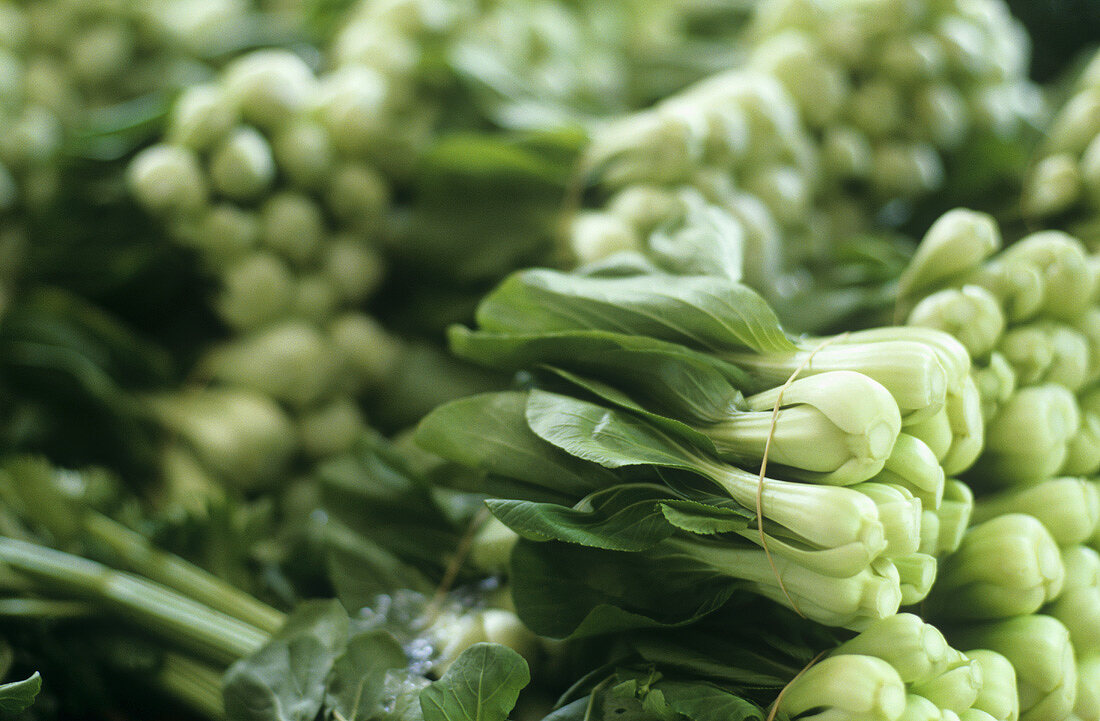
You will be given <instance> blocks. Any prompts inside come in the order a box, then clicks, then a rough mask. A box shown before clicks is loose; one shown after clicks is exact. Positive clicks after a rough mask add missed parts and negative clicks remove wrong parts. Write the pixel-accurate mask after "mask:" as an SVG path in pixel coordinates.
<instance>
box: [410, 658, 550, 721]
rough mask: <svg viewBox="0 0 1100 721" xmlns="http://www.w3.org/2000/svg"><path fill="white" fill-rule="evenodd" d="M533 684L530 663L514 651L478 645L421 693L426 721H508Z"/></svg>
mask: <svg viewBox="0 0 1100 721" xmlns="http://www.w3.org/2000/svg"><path fill="white" fill-rule="evenodd" d="M530 680H531V673H530V671H529V670H528V668H527V662H526V661H524V660H523V657H522V656H520V655H519V654H518V653H516V652H515V651H513V650H512V649H510V648H508V647H506V646H501V645H500V644H495V643H476V644H474V645H473V646H471V647H470V648H468V649H466V650H465V651H463V652H462V654H461V655H460V656H459V657H458V658H457V659H456V660H455V662H454V663H453V664H452V665H451V667H450V668H449V669H447V672H446V673H445V674H443V678H441V679H439V680H438V681H436V682H435V683H433V684H432V685H431V686H429V687H428V688H426V689H424V690H423V691H421V692H420V708H421V709H422V710H423V712H424V721H507V718H508V714H509V713H511V711H512V709H513V708H514V707H515V705H516V700H517V699H518V698H519V693H520V691H522V690H523V689H524V687H525V686H527V684H528V682H530Z"/></svg>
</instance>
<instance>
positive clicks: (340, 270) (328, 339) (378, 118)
mask: <svg viewBox="0 0 1100 721" xmlns="http://www.w3.org/2000/svg"><path fill="white" fill-rule="evenodd" d="M398 85H399V83H398V82H397V81H395V80H392V78H390V77H388V76H386V75H383V74H382V73H380V72H378V71H376V70H374V69H371V68H368V67H365V66H355V65H347V66H344V67H342V68H340V69H338V70H334V71H332V72H329V73H326V74H324V75H321V76H317V75H316V74H315V73H314V72H313V71H312V70H311V69H310V68H309V67H308V66H307V65H306V64H305V62H304V61H302V60H301V59H299V58H298V57H297V56H295V55H293V54H291V53H289V52H286V51H279V50H264V51H256V52H252V53H249V54H245V55H242V56H240V57H238V58H236V59H235V60H234V61H233V62H232V63H230V64H229V65H228V66H227V67H226V68H225V70H224V72H222V73H221V75H220V76H219V77H218V78H216V79H215V80H213V81H211V82H209V83H205V84H199V85H192V86H190V87H189V88H188V89H187V90H186V91H185V92H184V93H183V94H182V95H181V96H180V98H179V99H178V101H177V102H176V105H175V107H174V109H173V111H172V115H171V119H170V121H169V128H168V131H167V134H166V137H165V139H164V141H163V142H162V143H160V144H158V145H154V146H152V147H150V148H148V149H146V150H144V151H142V153H140V154H139V155H138V156H137V157H136V158H135V159H134V160H133V162H132V163H131V165H130V167H129V181H130V187H131V189H132V191H133V193H134V195H135V197H136V198H137V199H138V200H139V201H140V202H141V203H142V205H144V206H145V207H146V208H147V209H148V210H149V211H150V212H152V213H154V214H155V215H157V216H158V217H160V218H161V219H162V220H163V221H164V222H165V223H166V225H167V226H168V228H169V231H170V233H171V234H172V236H173V237H174V238H175V239H176V240H178V241H179V242H180V243H183V244H185V245H188V246H190V247H192V248H194V249H195V250H196V251H197V252H198V253H199V255H200V257H201V259H202V261H203V262H204V264H205V265H206V266H207V267H208V269H209V270H210V271H211V273H212V274H213V275H214V276H215V277H216V278H217V279H218V280H219V281H220V288H219V290H218V296H217V299H216V301H215V306H216V308H217V310H218V312H219V314H220V316H221V318H222V320H223V321H224V322H225V323H226V324H227V325H228V326H230V327H231V328H232V329H233V330H234V331H235V332H236V334H237V335H236V337H234V338H232V339H231V340H229V341H227V342H225V343H223V344H222V345H220V346H217V347H214V348H213V349H211V350H209V351H208V352H207V353H206V354H205V356H203V357H202V358H201V359H200V361H199V363H198V367H197V373H198V374H199V375H200V376H201V377H202V378H205V379H212V380H214V381H216V382H217V384H218V385H217V386H215V387H214V388H212V389H209V390H203V391H190V392H184V393H179V394H175V395H171V396H168V397H162V398H158V399H155V400H154V402H153V409H154V413H155V415H156V416H157V417H158V419H159V420H160V421H161V422H162V423H163V424H164V425H165V426H166V427H167V428H168V429H170V430H171V431H173V433H174V434H176V436H177V438H178V440H179V441H180V443H178V444H176V445H175V446H173V447H171V448H169V449H168V450H167V451H166V455H165V460H164V470H165V475H166V476H168V477H169V479H170V481H169V487H170V488H175V489H179V490H178V492H177V494H176V495H178V496H179V497H180V499H181V501H186V499H187V498H188V497H192V498H198V499H199V500H197V501H196V503H198V504H200V505H201V503H202V502H203V501H202V496H203V493H198V494H196V493H194V491H195V490H196V489H201V488H204V487H206V488H208V489H213V490H207V491H206V492H205V493H217V492H218V491H217V489H218V488H219V487H224V486H229V487H237V488H246V489H248V488H259V487H264V486H266V485H268V484H270V483H272V482H273V481H274V480H276V479H278V478H279V477H281V476H282V475H284V474H285V472H286V470H287V468H288V464H289V462H290V461H292V460H293V459H294V458H295V457H296V456H297V455H298V454H304V455H306V456H308V457H310V458H322V457H327V456H330V455H332V454H335V453H339V452H342V451H345V450H347V449H348V448H350V446H351V444H352V443H353V442H354V441H355V439H356V438H357V437H358V436H359V434H360V433H361V431H362V430H363V428H364V419H363V417H362V414H361V412H360V410H359V407H358V405H357V402H356V397H357V396H358V395H360V394H361V393H362V392H364V391H366V390H369V389H372V388H374V387H376V386H377V385H378V384H379V383H381V382H382V379H383V378H385V377H387V375H388V374H391V373H393V372H394V371H395V370H396V369H397V367H398V364H399V357H400V355H401V352H402V350H401V345H400V344H399V343H398V342H397V341H396V339H394V338H393V337H391V336H390V335H389V334H388V333H387V332H385V331H383V330H382V329H381V327H380V326H379V325H378V324H377V323H376V322H375V321H374V320H373V319H372V318H370V317H368V316H366V315H365V314H363V313H362V312H360V311H359V310H358V308H359V306H360V305H361V303H362V302H363V301H364V300H365V299H366V298H367V297H368V296H369V295H370V294H371V293H372V292H373V291H374V289H375V288H376V287H377V285H378V283H379V282H380V280H381V275H382V273H381V270H382V268H381V260H380V255H379V251H378V249H377V247H376V246H377V241H378V237H379V233H380V230H381V227H382V224H383V214H384V212H385V210H386V208H387V206H388V203H389V188H388V185H387V182H386V181H385V180H384V179H383V177H382V175H381V174H380V172H379V171H378V170H376V166H377V163H378V162H380V160H379V158H378V157H376V156H375V155H372V153H373V152H375V151H376V150H378V151H379V152H381V146H380V144H379V143H377V142H376V140H377V139H378V138H383V137H387V133H388V128H390V127H391V126H393V127H396V125H394V124H395V123H397V122H398V121H397V119H396V116H395V113H396V110H394V109H393V105H394V103H396V102H398V101H397V99H396V94H397V93H398V88H397V86H398Z"/></svg>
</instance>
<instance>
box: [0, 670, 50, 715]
mask: <svg viewBox="0 0 1100 721" xmlns="http://www.w3.org/2000/svg"><path fill="white" fill-rule="evenodd" d="M41 690H42V676H41V674H39V673H38V672H37V671H35V672H34V673H33V674H32V675H31V676H30V677H29V678H25V679H23V680H22V681H12V682H11V683H5V684H0V714H2V715H5V716H6V715H8V714H17V713H21V712H23V711H26V710H27V709H28V708H30V707H31V704H33V703H34V699H35V698H36V697H37V696H38V692H39V691H41Z"/></svg>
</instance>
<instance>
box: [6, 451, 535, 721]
mask: <svg viewBox="0 0 1100 721" xmlns="http://www.w3.org/2000/svg"><path fill="white" fill-rule="evenodd" d="M83 482H84V479H83V478H82V477H81V476H79V475H78V474H73V473H71V472H60V471H56V470H55V469H52V468H51V467H49V466H48V465H46V464H45V463H43V462H40V461H35V460H26V459H23V460H14V461H10V462H9V463H7V464H6V466H5V468H4V470H3V473H2V477H0V493H2V495H3V497H4V501H5V505H6V510H5V513H4V515H3V518H2V521H3V526H4V529H5V531H4V535H3V536H2V537H0V568H3V570H4V593H5V596H6V598H5V599H4V601H3V603H0V617H3V618H7V619H10V620H12V621H14V622H18V620H19V619H23V618H28V617H35V618H40V619H43V620H51V619H62V620H63V619H65V618H69V617H73V616H74V615H75V617H76V618H81V617H96V616H108V617H116V618H120V619H123V620H124V621H125V622H126V624H127V625H129V626H131V627H132V628H134V629H135V630H137V631H140V632H142V633H144V634H147V635H148V637H150V638H155V639H156V642H155V647H156V649H157V652H158V654H160V656H161V659H160V662H159V664H158V665H157V666H156V668H155V674H154V677H153V679H152V680H153V681H154V683H155V684H156V685H157V686H158V687H159V688H160V689H161V690H162V691H163V692H165V693H166V694H167V695H168V696H169V697H171V698H174V699H176V700H177V701H180V702H182V703H184V704H185V705H187V706H189V707H191V708H192V709H193V710H195V711H197V712H199V713H201V714H202V715H204V716H205V717H207V718H211V719H219V718H222V717H224V716H225V715H226V714H228V715H229V717H230V718H239V717H240V713H243V711H242V710H241V709H242V708H243V707H244V706H250V705H254V704H255V703H256V699H257V698H260V697H269V698H279V699H280V701H281V702H283V703H300V704H305V705H308V704H310V703H315V709H314V711H313V712H312V713H311V714H310V717H312V715H313V714H315V713H316V712H317V711H319V710H320V709H321V705H322V703H325V704H327V705H326V706H325V708H331V707H332V706H331V704H336V705H337V706H339V705H340V704H342V703H343V702H344V698H343V697H342V696H340V695H339V694H336V696H337V697H338V698H337V699H336V700H331V699H330V700H326V697H325V694H324V685H325V684H327V685H328V687H329V689H330V692H332V693H334V694H335V691H333V690H332V689H334V688H335V686H334V684H339V685H340V687H344V688H349V687H352V686H355V685H356V684H360V685H361V684H364V683H370V684H372V690H371V693H372V694H375V695H377V696H378V699H377V701H376V702H375V703H379V704H381V703H383V701H385V698H384V695H383V694H382V683H383V680H384V678H385V677H386V674H387V670H392V672H393V675H394V679H395V680H394V683H397V680H398V679H400V683H401V684H404V685H405V686H407V688H406V690H405V691H403V692H402V691H400V689H398V690H396V691H391V693H399V694H402V693H408V694H413V701H412V703H414V704H415V694H416V693H418V692H419V691H420V690H421V689H422V688H424V687H426V686H428V685H429V682H430V681H429V679H427V678H425V676H426V675H432V676H438V675H440V674H443V673H445V672H446V671H447V670H448V669H449V668H450V667H451V665H452V664H454V663H456V660H458V659H459V657H460V656H461V655H462V654H463V652H464V651H466V650H467V649H468V648H469V647H471V646H473V645H475V644H479V643H506V644H508V645H509V646H510V647H512V648H514V649H516V650H518V651H520V652H522V653H523V654H524V655H525V656H527V657H528V658H530V659H532V660H535V659H536V658H537V657H539V655H540V654H541V653H542V651H541V649H540V647H539V646H538V644H537V641H536V639H535V638H534V636H533V635H532V634H531V633H530V632H529V631H527V630H526V629H524V628H523V626H522V625H521V624H520V623H519V622H518V620H517V619H516V618H515V616H514V614H511V613H510V612H508V611H507V610H504V609H500V608H492V607H488V608H485V607H481V608H479V607H476V606H472V605H470V603H469V602H468V601H462V600H460V599H459V598H458V597H448V598H446V599H443V600H441V601H440V600H437V601H436V602H429V601H428V599H426V598H425V597H423V596H421V595H419V594H416V593H415V592H412V591H400V590H398V589H400V588H403V587H406V586H409V585H413V584H414V583H415V577H409V578H408V579H405V578H403V577H401V576H399V575H398V576H396V577H393V578H387V579H385V581H383V579H382V578H381V576H379V577H378V578H377V579H376V580H377V581H378V582H379V583H382V584H383V585H384V584H385V583H390V584H392V585H391V586H390V587H389V590H390V593H391V594H394V595H393V596H392V599H389V598H388V597H386V596H380V597H379V598H378V599H375V600H376V601H380V602H381V605H380V606H379V607H378V608H379V610H377V611H376V612H372V611H370V609H364V610H363V611H362V612H361V613H359V615H358V620H356V621H354V622H351V623H350V625H349V620H348V615H347V612H345V611H344V610H343V607H342V606H341V605H340V604H339V603H338V602H336V601H308V602H305V603H302V604H300V606H299V607H298V608H296V609H295V610H294V611H293V612H292V613H291V614H290V615H289V616H288V615H287V614H284V613H282V612H280V611H278V610H276V609H274V608H271V607H269V606H267V605H266V604H264V603H262V602H260V601H258V600H256V599H254V598H252V597H250V596H249V595H247V594H246V593H243V592H241V591H239V590H238V589H236V588H234V587H233V586H231V585H229V584H227V583H226V582H224V581H222V580H220V579H218V578H216V577H214V576H212V575H211V574H209V573H207V572H205V571H203V570H201V569H199V568H197V567H195V566H193V565H192V564H190V563H188V562H186V561H184V560H183V559H181V558H179V557H177V556H174V555H172V554H169V553H166V552H164V551H161V550H159V549H157V548H156V547H155V546H153V545H152V544H151V543H150V542H149V541H148V540H147V539H146V538H144V537H143V536H141V535H139V534H138V533H135V532H134V531H132V530H130V529H128V528H127V527H125V526H124V525H122V524H121V523H119V522H117V521H115V520H112V519H111V518H109V517H108V516H106V515H104V514H102V513H100V512H99V511H97V510H95V509H94V508H92V507H91V506H90V505H89V503H88V499H87V498H85V497H84V496H83V495H82V493H83V492H84V491H83V490H82V487H81V485H80V484H82V483H83ZM349 492H350V490H349V489H345V492H344V496H343V497H344V498H345V499H347V498H348V495H347V494H348V493H349ZM410 510H411V509H410ZM425 530H426V529H425ZM18 536H22V538H20V537H18ZM373 542H374V541H373V540H372V539H370V538H366V537H365V538H362V539H361V540H360V541H359V543H360V544H361V545H365V544H369V543H373ZM51 546H54V547H51ZM62 548H70V549H74V550H77V551H78V552H79V553H80V554H87V557H86V556H85V555H76V554H73V553H69V552H66V551H64V550H60V549H62ZM376 553H377V554H385V553H386V551H385V550H384V547H381V546H380V547H378V548H377V550H376ZM90 556H95V557H98V558H100V559H102V561H103V562H100V561H94V560H91V558H90ZM429 590H430V589H429ZM387 604H388V606H387ZM388 607H389V610H387V608H388ZM355 610H356V611H359V609H358V607H357V608H356V609H355ZM416 639H419V641H417V643H416V644H414V645H417V646H418V648H419V650H418V651H417V652H416V654H415V655H414V656H411V657H410V656H407V654H406V651H404V650H402V644H406V645H407V644H412V643H413V641H414V640H416ZM318 641H321V642H322V643H323V644H324V645H326V646H327V651H326V652H325V653H320V654H318V653H316V652H310V653H306V654H304V655H301V656H295V657H292V658H289V659H288V658H286V657H285V649H286V647H287V645H291V646H295V645H296V646H297V647H298V648H301V647H303V646H302V645H303V644H304V645H307V646H308V645H309V644H316V643H317V642H318ZM409 648H412V646H409ZM510 653H512V654H513V655H514V656H515V659H513V661H512V662H513V663H517V664H523V666H524V668H526V662H525V661H522V659H521V658H520V657H519V656H518V655H516V652H515V651H511V652H510ZM280 654H284V655H283V656H280ZM372 655H375V656H377V658H376V662H372V663H368V662H366V661H364V658H370V657H371V656H372ZM342 659H343V660H342ZM516 659H518V660H516ZM291 674H294V675H296V676H298V677H304V675H308V674H315V675H317V682H318V683H320V684H322V687H321V688H318V687H316V686H313V685H310V684H307V685H306V686H305V687H302V688H295V689H287V688H286V685H285V677H286V676H287V675H291ZM372 674H373V675H372ZM223 675H224V676H225V680H224V684H225V692H224V696H225V703H226V704H227V705H226V707H225V708H224V709H223V706H222V696H223V691H222V685H223V681H222V676H223ZM387 703H392V698H391V700H390V701H389V702H387ZM402 703H409V701H407V700H405V701H402ZM340 708H343V707H342V706H341V707H340ZM362 712H363V713H367V712H368V709H366V708H364V709H363V710H362ZM369 712H370V713H379V712H380V709H373V708H372V709H369ZM372 717H373V716H372ZM348 718H350V716H349V717H348Z"/></svg>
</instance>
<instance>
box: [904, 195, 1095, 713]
mask: <svg viewBox="0 0 1100 721" xmlns="http://www.w3.org/2000/svg"><path fill="white" fill-rule="evenodd" d="M1000 246H1001V237H1000V232H999V229H998V227H997V224H996V223H995V222H994V221H993V219H992V218H989V217H988V216H985V215H982V214H979V213H974V212H971V211H966V210H954V211H951V212H949V213H948V214H946V215H944V216H943V217H942V218H940V220H938V221H937V222H936V223H935V224H934V225H933V226H932V228H931V229H930V230H929V231H928V234H927V235H926V236H925V238H924V240H923V241H922V243H921V245H920V246H919V247H918V248H917V251H916V254H915V255H914V257H913V261H912V263H911V265H910V266H909V268H908V269H907V270H906V272H905V273H904V274H903V275H902V277H901V288H900V290H901V293H900V295H901V302H900V304H899V310H900V311H901V312H902V313H904V314H907V316H908V321H907V322H908V323H909V324H910V325H914V326H924V327H929V328H937V329H940V330H944V331H946V332H948V333H951V334H953V335H955V336H956V337H957V338H958V339H959V341H960V342H962V343H963V344H965V345H966V347H967V350H968V351H969V352H970V354H971V356H972V357H973V358H974V361H975V373H974V375H975V378H976V380H977V387H978V389H979V394H980V396H981V413H982V415H983V417H984V418H985V420H986V424H987V432H986V436H987V437H986V446H985V449H984V450H983V451H982V455H981V457H980V458H979V459H978V462H977V463H976V464H975V466H974V468H973V469H972V470H971V471H970V472H969V473H968V475H967V479H968V480H969V481H970V482H971V483H972V484H973V485H974V488H975V489H976V490H977V491H978V500H977V502H976V506H975V513H974V517H975V520H976V521H979V523H978V524H977V525H975V526H974V527H973V528H971V529H970V530H969V531H967V533H966V535H965V536H964V537H963V540H962V544H961V545H960V547H959V549H958V551H957V552H956V554H955V555H953V556H950V557H948V558H947V559H945V561H944V563H943V567H942V569H941V578H940V580H939V582H938V583H937V586H936V588H935V590H934V592H933V593H932V595H931V596H930V598H929V603H928V609H929V612H930V613H932V615H933V617H934V618H940V619H942V620H943V622H944V623H945V624H947V625H946V626H945V627H944V628H945V630H946V632H947V635H948V637H949V638H952V639H959V640H962V639H965V640H966V642H967V643H974V644H981V645H984V646H986V647H988V648H992V649H995V650H1000V651H1001V652H1002V653H1005V655H1006V656H1008V657H1009V659H1010V660H1011V661H1012V662H1013V664H1014V665H1016V668H1017V674H1018V676H1019V685H1020V697H1021V714H1022V715H1021V718H1031V719H1046V718H1049V719H1057V718H1065V717H1067V716H1068V715H1069V714H1070V713H1072V714H1073V715H1074V716H1076V717H1077V718H1082V719H1084V718H1097V714H1098V708H1097V705H1096V703H1095V693H1094V689H1093V685H1094V682H1095V671H1094V670H1093V667H1094V666H1095V663H1094V662H1093V661H1092V658H1093V657H1094V656H1095V654H1096V648H1095V643H1093V641H1092V638H1091V633H1092V632H1091V631H1089V630H1086V629H1090V628H1091V627H1092V625H1093V623H1092V621H1093V619H1095V617H1096V616H1095V614H1096V613H1097V610H1098V608H1100V607H1097V606H1096V599H1097V597H1096V591H1095V589H1096V574H1095V570H1096V562H1095V558H1096V556H1095V553H1096V552H1095V550H1093V548H1091V547H1090V546H1091V545H1095V540H1094V537H1095V535H1096V524H1097V519H1098V517H1100V506H1098V503H1100V501H1098V496H1097V489H1096V486H1095V480H1094V479H1095V476H1096V474H1097V472H1098V470H1100V458H1098V457H1097V456H1096V448H1097V442H1096V438H1097V437H1096V434H1095V432H1094V428H1093V426H1094V425H1095V418H1093V414H1092V412H1091V410H1090V400H1089V399H1090V397H1091V395H1090V394H1092V393H1093V391H1094V390H1095V386H1096V383H1097V370H1096V360H1097V357H1098V356H1097V346H1096V343H1095V338H1094V337H1093V336H1094V335H1095V331H1094V329H1093V328H1092V326H1093V325H1094V323H1093V321H1092V316H1093V315H1094V314H1095V312H1096V309H1097V280H1096V272H1095V268H1096V263H1095V260H1094V259H1093V257H1092V256H1091V254H1090V253H1089V252H1088V251H1087V250H1086V248H1085V246H1084V244H1082V243H1081V242H1080V241H1079V240H1077V239H1076V238H1074V237H1072V236H1069V235H1067V234H1065V233H1061V232H1057V231H1043V232H1038V233H1033V234H1031V235H1029V236H1026V237H1024V238H1022V239H1021V240H1019V241H1017V242H1016V243H1014V244H1013V245H1012V246H1010V247H1008V248H1007V249H1005V250H1003V251H1000ZM998 251H1000V252H998ZM1039 659H1041V662H1038V661H1039Z"/></svg>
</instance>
